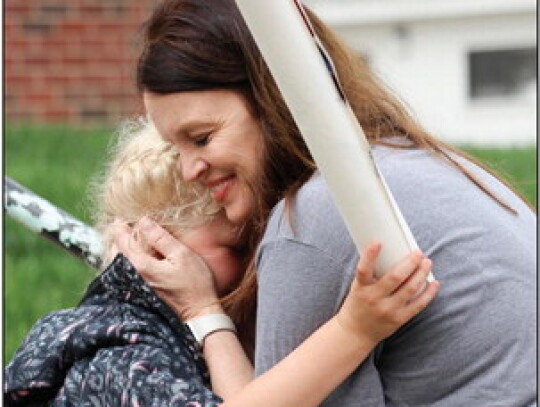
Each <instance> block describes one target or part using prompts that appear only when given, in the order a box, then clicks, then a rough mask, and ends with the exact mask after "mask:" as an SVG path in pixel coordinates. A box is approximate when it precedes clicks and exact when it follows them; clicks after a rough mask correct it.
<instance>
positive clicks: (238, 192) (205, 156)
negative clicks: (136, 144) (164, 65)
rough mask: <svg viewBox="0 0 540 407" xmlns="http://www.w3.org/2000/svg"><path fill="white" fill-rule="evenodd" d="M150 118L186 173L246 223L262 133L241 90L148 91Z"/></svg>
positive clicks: (258, 169) (257, 176)
mask: <svg viewBox="0 0 540 407" xmlns="http://www.w3.org/2000/svg"><path fill="white" fill-rule="evenodd" d="M144 104H145V107H146V110H147V113H148V116H149V118H150V119H151V120H152V122H153V123H154V125H155V126H156V128H157V130H158V132H159V133H160V135H161V136H162V137H163V138H164V139H166V140H168V141H170V142H171V143H173V144H174V145H175V146H176V147H177V148H178V150H179V152H180V164H181V168H182V176H183V178H184V180H185V181H187V182H195V181H196V182H199V183H200V184H202V185H203V186H205V187H206V188H208V189H209V190H210V191H211V194H212V197H213V198H214V200H215V201H216V202H217V203H218V204H219V205H220V206H222V207H223V209H224V210H225V214H226V216H227V218H228V219H229V221H230V222H231V223H233V224H236V225H241V224H243V223H245V222H246V221H247V220H248V219H249V218H250V216H252V215H253V212H254V210H255V202H256V199H255V195H254V190H253V186H255V185H258V183H260V179H261V172H262V160H263V136H262V130H261V127H260V124H259V122H258V120H257V119H256V118H255V117H254V116H253V114H252V113H251V112H250V110H249V108H248V106H247V101H246V98H245V97H244V95H242V93H240V92H237V91H233V90H207V91H193V92H177V93H171V94H165V95H162V94H156V93H152V92H145V93H144Z"/></svg>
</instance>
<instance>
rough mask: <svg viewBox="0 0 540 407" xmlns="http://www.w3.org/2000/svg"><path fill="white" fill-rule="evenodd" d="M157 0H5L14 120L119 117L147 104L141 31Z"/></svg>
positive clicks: (10, 116) (8, 99) (9, 112)
mask: <svg viewBox="0 0 540 407" xmlns="http://www.w3.org/2000/svg"><path fill="white" fill-rule="evenodd" d="M155 3H156V0H31V1H28V0H25V1H22V0H6V1H5V8H4V13H5V14H4V16H5V64H4V67H5V68H4V69H5V81H6V82H5V88H4V89H5V112H6V116H7V120H8V122H21V121H25V122H26V121H33V122H66V123H81V122H82V123H88V122H110V123H113V122H116V121H118V119H119V118H122V117H126V116H127V115H132V114H133V113H136V112H140V111H141V103H140V98H139V97H138V96H137V93H136V90H135V81H134V72H135V60H136V55H137V48H138V45H137V41H138V40H139V39H138V37H137V35H138V32H139V28H140V25H141V23H142V22H143V21H144V20H145V19H146V18H147V17H148V15H149V13H150V10H151V9H152V7H153V5H154V4H155Z"/></svg>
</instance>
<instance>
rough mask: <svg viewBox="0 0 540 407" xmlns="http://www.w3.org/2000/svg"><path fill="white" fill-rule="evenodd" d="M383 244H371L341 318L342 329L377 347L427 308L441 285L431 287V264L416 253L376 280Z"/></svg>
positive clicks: (436, 284) (346, 300)
mask: <svg viewBox="0 0 540 407" xmlns="http://www.w3.org/2000/svg"><path fill="white" fill-rule="evenodd" d="M380 250H381V245H380V244H371V245H369V246H367V247H366V248H365V249H364V250H363V251H362V255H361V257H360V261H359V262H358V267H357V272H356V277H355V279H354V281H353V282H352V285H351V289H350V291H349V294H348V295H347V297H346V298H345V301H344V303H343V305H342V307H341V309H340V310H339V312H338V314H337V320H338V322H339V323H340V325H341V326H342V327H343V328H344V329H345V330H347V331H349V332H351V333H352V334H353V335H355V336H363V337H366V338H367V339H369V340H370V341H372V342H373V343H374V344H375V343H378V342H379V341H381V340H383V339H385V338H387V337H388V336H390V335H391V334H392V333H394V332H395V331H396V330H397V329H398V328H399V327H401V326H402V325H404V324H405V323H406V322H408V321H409V320H410V319H411V318H413V317H414V316H415V315H417V314H418V313H419V312H420V311H422V310H423V309H424V308H426V307H427V305H428V304H429V303H430V302H431V300H432V299H433V298H434V297H435V295H436V294H437V291H438V288H439V283H438V282H437V281H434V282H431V283H427V282H426V278H427V276H428V274H429V273H430V271H431V261H430V260H429V259H427V258H425V257H424V256H423V255H422V253H420V251H413V252H412V253H410V254H409V255H408V256H406V257H405V258H404V259H403V260H401V261H400V262H398V263H397V264H396V265H395V266H394V267H392V269H391V270H389V271H388V273H386V274H385V275H384V276H383V277H382V278H380V279H379V280H376V279H375V277H374V271H375V261H376V259H377V256H378V255H379V253H380Z"/></svg>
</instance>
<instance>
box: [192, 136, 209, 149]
mask: <svg viewBox="0 0 540 407" xmlns="http://www.w3.org/2000/svg"><path fill="white" fill-rule="evenodd" d="M210 134H211V133H208V134H205V135H202V136H197V138H195V139H194V140H193V144H195V145H196V146H197V147H204V146H206V145H207V144H208V142H209V141H210Z"/></svg>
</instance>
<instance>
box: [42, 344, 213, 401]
mask: <svg viewBox="0 0 540 407" xmlns="http://www.w3.org/2000/svg"><path fill="white" fill-rule="evenodd" d="M172 365H173V361H172V360H171V356H170V355H169V354H167V352H166V351H164V349H161V348H156V347H155V346H150V345H146V344H135V345H132V346H117V347H110V348H105V349H101V350H99V351H98V352H97V353H96V354H95V355H93V356H92V357H89V358H86V359H81V360H79V361H78V362H77V363H75V364H74V365H73V366H72V367H71V368H70V370H69V371H68V372H67V374H66V378H65V382H64V386H63V388H62V389H61V391H60V392H59V393H58V394H57V397H56V399H55V400H54V402H53V403H52V405H53V406H67V405H77V406H94V405H103V406H105V405H111V406H112V405H114V406H119V407H124V406H126V407H127V406H171V407H184V406H185V407H188V406H190V407H193V406H197V407H214V406H217V405H219V404H221V402H222V400H221V399H220V398H219V397H218V396H217V395H215V394H214V393H212V392H211V391H210V390H209V389H208V388H207V387H206V386H205V385H204V382H203V379H202V377H201V376H200V375H199V374H198V373H197V372H196V371H195V370H194V369H190V368H189V365H188V364H182V365H183V366H186V370H185V371H184V372H173V370H172V368H171V366H172Z"/></svg>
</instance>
